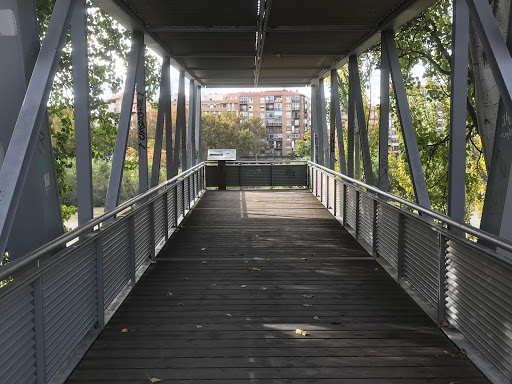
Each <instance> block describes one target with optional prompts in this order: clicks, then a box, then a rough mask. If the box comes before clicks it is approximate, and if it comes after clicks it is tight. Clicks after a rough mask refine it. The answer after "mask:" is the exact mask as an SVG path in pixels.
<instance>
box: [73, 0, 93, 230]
mask: <svg viewBox="0 0 512 384" xmlns="http://www.w3.org/2000/svg"><path fill="white" fill-rule="evenodd" d="M71 44H72V61H73V96H74V107H75V108H74V114H75V148H76V175H77V178H76V179H77V180H76V183H77V188H76V192H77V200H78V224H79V225H80V224H83V223H85V222H87V221H89V220H91V219H92V218H93V209H92V208H93V202H92V154H91V121H90V105H89V67H88V56H87V7H86V4H85V0H78V1H77V2H76V5H75V9H74V11H73V16H72V18H71Z"/></svg>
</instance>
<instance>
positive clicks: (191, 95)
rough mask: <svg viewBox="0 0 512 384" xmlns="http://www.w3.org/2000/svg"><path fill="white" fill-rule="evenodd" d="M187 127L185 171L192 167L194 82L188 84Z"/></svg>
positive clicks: (194, 117) (194, 106)
mask: <svg viewBox="0 0 512 384" xmlns="http://www.w3.org/2000/svg"><path fill="white" fill-rule="evenodd" d="M188 85H189V86H188V125H187V143H186V145H187V169H188V168H190V167H193V166H194V152H195V149H194V146H195V140H196V139H195V133H196V131H195V125H196V113H195V109H196V99H195V95H196V85H195V82H194V80H190V82H189V84H188Z"/></svg>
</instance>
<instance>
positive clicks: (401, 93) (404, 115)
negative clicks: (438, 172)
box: [382, 30, 430, 209]
mask: <svg viewBox="0 0 512 384" xmlns="http://www.w3.org/2000/svg"><path fill="white" fill-rule="evenodd" d="M382 37H383V41H384V44H385V45H386V52H387V55H388V61H389V67H390V71H391V78H392V81H393V89H394V91H395V98H396V104H397V109H398V117H399V119H400V126H401V127H402V136H403V139H404V144H405V152H406V154H407V161H408V163H409V170H410V172H411V179H412V185H413V189H414V195H415V196H416V202H417V203H418V204H419V205H421V206H422V207H425V208H428V209H430V197H429V196H428V189H427V182H426V181H425V174H424V173H423V167H422V165H421V158H420V153H419V150H418V143H417V142H416V133H415V132H414V125H413V123H412V117H411V111H410V109H409V102H408V100H407V93H406V91H405V85H404V79H403V76H402V70H401V68H400V61H399V59H398V51H397V49H396V44H395V36H394V32H393V31H390V30H388V31H384V32H383V33H382Z"/></svg>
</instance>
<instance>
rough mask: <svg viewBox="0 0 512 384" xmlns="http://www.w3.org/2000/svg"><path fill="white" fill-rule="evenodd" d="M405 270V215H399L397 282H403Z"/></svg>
mask: <svg viewBox="0 0 512 384" xmlns="http://www.w3.org/2000/svg"><path fill="white" fill-rule="evenodd" d="M403 270H404V215H403V214H401V213H399V214H398V255H397V282H398V284H400V283H401V282H402V277H403Z"/></svg>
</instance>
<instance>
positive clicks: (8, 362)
mask: <svg viewBox="0 0 512 384" xmlns="http://www.w3.org/2000/svg"><path fill="white" fill-rule="evenodd" d="M204 171H205V167H204V163H201V164H199V165H197V166H195V167H194V168H191V169H190V170H188V171H186V172H184V173H182V174H180V175H179V176H177V177H175V178H173V179H171V180H169V181H167V182H165V183H162V184H161V185H159V186H157V187H155V188H153V189H151V190H150V191H148V192H147V193H145V194H142V195H140V196H137V197H136V198H134V199H132V200H130V201H128V202H126V203H124V204H122V205H120V206H119V207H117V208H116V209H115V210H112V211H110V212H108V213H106V214H104V215H102V216H100V217H98V218H96V219H93V220H91V221H90V222H89V223H87V224H85V225H82V226H80V227H78V228H77V229H75V230H74V231H72V232H70V233H68V234H66V235H64V236H62V237H60V238H58V239H56V240H54V241H53V242H52V243H50V244H48V245H46V246H44V247H42V248H40V249H38V250H36V251H34V252H32V253H31V254H29V255H27V256H25V257H24V258H21V259H19V260H16V261H14V262H12V263H9V264H8V265H7V266H4V267H2V268H0V281H2V280H5V279H6V278H9V277H10V278H13V280H12V281H11V282H10V283H8V284H7V285H6V286H4V287H2V288H0V308H2V321H1V322H0V345H1V346H2V351H1V352H0V382H2V383H47V382H50V381H52V379H55V378H56V377H57V376H62V377H66V372H60V371H59V370H65V369H66V368H65V366H64V364H65V363H66V361H67V359H68V358H69V357H70V356H71V354H72V352H73V351H74V350H75V348H77V346H78V345H79V343H81V342H83V340H84V338H85V337H86V336H88V335H89V336H90V335H91V333H96V334H97V333H98V331H99V330H101V329H102V328H103V327H104V325H105V320H106V319H105V313H106V311H107V309H111V308H109V307H110V306H112V305H113V303H115V301H116V298H118V297H119V295H120V294H122V293H123V292H125V291H126V290H127V289H129V288H130V286H131V287H133V285H134V284H135V281H136V274H137V273H140V272H141V271H142V270H143V269H144V268H145V267H146V266H147V265H148V264H149V261H150V260H151V259H152V258H154V257H155V256H156V254H157V251H158V250H159V249H160V248H161V246H162V245H163V244H164V242H165V241H166V240H167V239H168V236H169V233H170V232H171V231H172V230H173V228H174V227H177V226H178V224H179V223H180V222H181V221H182V220H183V218H184V217H185V216H186V215H187V213H188V212H189V210H190V208H191V206H192V205H193V204H194V203H195V202H196V201H197V199H199V197H200V196H201V194H202V193H203V191H204V179H205V178H204V176H205V172H204ZM73 241H74V242H73ZM70 242H73V243H72V244H71V245H68V246H66V244H69V243H70ZM114 305H115V304H114ZM95 330H96V331H95ZM88 339H91V340H90V341H89V343H92V339H93V337H92V338H91V337H88ZM83 351H84V352H85V351H86V349H83ZM67 373H69V372H67Z"/></svg>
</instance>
